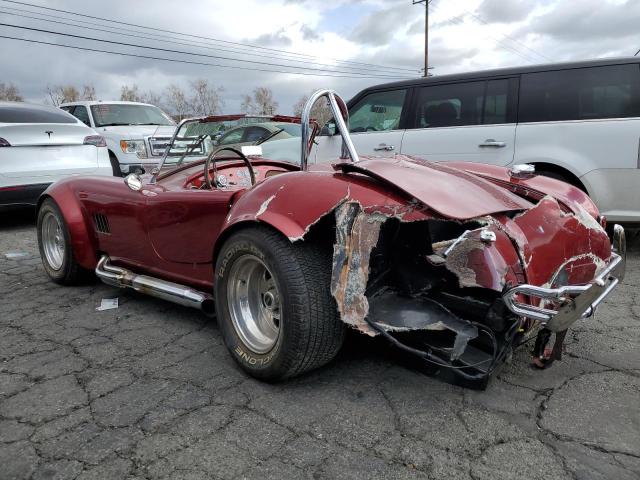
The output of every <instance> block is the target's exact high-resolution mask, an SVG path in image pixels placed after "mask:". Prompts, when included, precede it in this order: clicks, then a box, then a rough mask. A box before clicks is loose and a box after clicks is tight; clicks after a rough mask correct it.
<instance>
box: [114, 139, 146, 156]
mask: <svg viewBox="0 0 640 480" xmlns="http://www.w3.org/2000/svg"><path fill="white" fill-rule="evenodd" d="M120 148H121V149H122V151H123V152H124V153H135V154H136V155H137V156H138V158H147V147H146V146H145V145H144V140H120Z"/></svg>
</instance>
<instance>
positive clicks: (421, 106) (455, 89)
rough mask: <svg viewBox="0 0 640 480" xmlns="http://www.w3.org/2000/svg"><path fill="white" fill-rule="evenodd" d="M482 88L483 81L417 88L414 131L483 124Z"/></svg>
mask: <svg viewBox="0 0 640 480" xmlns="http://www.w3.org/2000/svg"><path fill="white" fill-rule="evenodd" d="M484 88H485V82H468V83H452V84H449V85H432V86H428V87H422V88H420V90H419V92H418V101H417V109H416V114H417V119H416V126H417V128H434V127H452V126H460V125H479V124H480V123H482V103H483V97H484ZM505 93H506V91H505Z"/></svg>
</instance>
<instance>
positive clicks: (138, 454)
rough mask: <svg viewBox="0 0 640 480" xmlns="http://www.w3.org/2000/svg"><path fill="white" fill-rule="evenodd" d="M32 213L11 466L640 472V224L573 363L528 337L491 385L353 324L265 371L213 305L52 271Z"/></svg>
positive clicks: (15, 333) (10, 397)
mask: <svg viewBox="0 0 640 480" xmlns="http://www.w3.org/2000/svg"><path fill="white" fill-rule="evenodd" d="M33 222H34V219H33V215H32V214H30V213H29V212H15V213H11V214H6V213H5V214H2V215H0V299H1V302H0V479H2V480H8V479H14V478H15V479H28V478H32V479H92V480H93V479H131V480H133V479H152V478H171V479H210V478H213V479H254V478H256V479H269V478H276V479H281V478H313V479H342V478H355V479H357V478H394V479H403V478H412V479H413V478H415V479H430V478H433V479H439V478H447V479H465V480H466V479H474V480H479V479H492V480H499V479H528V480H531V479H533V480H535V479H589V480H594V479H615V480H625V479H638V478H640V289H639V288H638V286H639V285H640V268H639V267H640V235H639V234H638V232H635V234H631V232H630V233H629V237H632V238H629V247H630V248H629V249H630V257H629V262H628V266H627V277H626V279H625V281H624V283H623V284H622V285H621V286H620V287H619V288H618V289H617V291H616V292H615V294H614V295H613V296H612V297H611V299H610V300H609V301H608V302H607V303H606V304H605V305H604V306H603V307H602V308H601V309H600V310H599V312H598V314H597V316H596V317H595V318H591V319H587V320H585V321H582V322H580V323H579V324H577V325H576V326H575V327H574V328H573V329H571V330H570V333H569V334H568V335H567V345H566V351H565V355H564V357H563V360H562V361H561V362H556V363H555V364H554V365H553V366H552V367H551V368H550V369H548V370H544V371H534V370H533V369H532V368H531V367H530V366H529V357H528V353H527V348H526V347H523V348H521V349H520V350H519V352H518V353H517V354H516V355H514V357H513V359H512V361H511V362H510V363H509V364H508V365H506V366H505V368H504V369H503V370H502V371H501V373H500V374H499V375H498V376H497V377H496V378H494V379H493V380H492V382H491V383H490V385H489V388H488V389H487V390H486V391H484V392H480V391H472V390H467V389H463V388H460V387H457V386H454V385H450V384H447V383H444V382H443V381H440V380H438V379H435V378H432V377H429V376H426V375H424V374H423V373H420V372H418V371H416V370H412V369H409V368H406V366H405V365H404V364H403V362H402V361H401V359H399V358H398V357H397V356H396V355H395V354H394V353H393V352H392V351H391V349H390V348H389V347H388V346H387V345H386V344H385V343H384V342H383V341H378V340H371V339H368V338H364V337H361V336H358V335H357V334H355V333H354V334H352V335H350V336H348V337H347V342H346V345H345V347H344V349H343V351H342V352H341V354H340V355H339V357H338V358H337V359H336V360H335V361H334V362H332V363H331V364H330V365H329V366H327V367H325V368H323V369H321V370H319V371H316V372H313V373H311V374H309V375H306V376H304V377H302V378H298V379H295V380H293V381H289V382H286V383H281V384H275V385H270V384H264V383H260V382H258V381H256V380H253V379H251V378H249V377H247V376H246V375H245V374H243V373H242V372H241V371H240V370H239V369H238V368H237V367H236V366H235V364H234V362H233V361H232V360H231V358H230V356H229V355H228V354H227V351H226V349H225V347H224V345H223V343H222V339H221V336H220V332H219V330H218V327H217V326H216V323H215V320H210V319H208V318H206V317H205V316H203V315H202V314H201V313H199V312H198V311H195V310H190V309H187V308H183V307H179V306H175V305H172V304H170V303H166V302H163V301H160V300H155V299H152V298H148V297H144V296H141V295H137V294H135V293H132V292H124V291H118V290H117V289H114V288H111V287H108V286H106V285H102V284H99V283H91V284H88V285H86V286H80V287H74V288H69V287H60V286H57V285H55V284H53V283H51V282H50V281H49V279H48V278H47V277H46V275H45V273H44V270H43V269H42V266H41V263H40V258H39V256H38V251H37V243H36V234H35V229H34V227H33ZM11 252H22V253H24V254H25V255H24V256H21V257H20V258H12V259H9V258H6V254H7V253H11ZM114 297H118V298H119V301H120V307H119V308H118V309H116V310H107V311H102V312H98V311H96V310H95V309H96V307H97V306H98V305H99V304H100V300H101V299H102V298H114Z"/></svg>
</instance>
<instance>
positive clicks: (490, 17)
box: [477, 0, 576, 23]
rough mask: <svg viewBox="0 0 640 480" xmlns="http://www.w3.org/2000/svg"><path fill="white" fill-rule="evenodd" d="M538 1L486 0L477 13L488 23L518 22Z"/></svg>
mask: <svg viewBox="0 0 640 480" xmlns="http://www.w3.org/2000/svg"><path fill="white" fill-rule="evenodd" d="M536 3H537V2H536V1H534V0H509V1H504V0H484V1H483V2H482V3H481V4H480V6H479V7H478V9H477V14H478V15H479V16H480V17H481V18H482V19H483V20H485V21H486V22H488V23H511V22H518V21H521V20H524V19H526V18H527V17H528V16H529V14H530V13H531V12H532V11H533V9H534V8H535V7H536ZM570 3H572V4H573V3H576V2H575V1H572V2H570Z"/></svg>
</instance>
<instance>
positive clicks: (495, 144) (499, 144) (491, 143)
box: [478, 138, 507, 148]
mask: <svg viewBox="0 0 640 480" xmlns="http://www.w3.org/2000/svg"><path fill="white" fill-rule="evenodd" d="M478 146H479V147H496V148H503V147H506V146H507V144H506V143H505V142H496V141H495V140H494V139H493V138H487V139H486V140H485V141H484V142H482V143H481V144H480V145H478Z"/></svg>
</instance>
